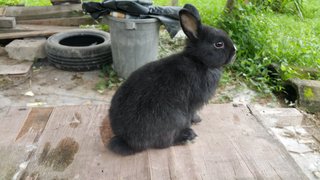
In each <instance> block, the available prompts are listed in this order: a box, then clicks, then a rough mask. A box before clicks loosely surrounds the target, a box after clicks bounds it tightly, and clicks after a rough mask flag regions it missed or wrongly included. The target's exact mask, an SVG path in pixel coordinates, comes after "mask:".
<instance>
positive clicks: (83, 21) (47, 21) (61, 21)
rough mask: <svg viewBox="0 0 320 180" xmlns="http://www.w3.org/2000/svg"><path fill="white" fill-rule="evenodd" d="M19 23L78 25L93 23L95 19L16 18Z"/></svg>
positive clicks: (86, 17) (84, 17) (83, 17)
mask: <svg viewBox="0 0 320 180" xmlns="http://www.w3.org/2000/svg"><path fill="white" fill-rule="evenodd" d="M18 23H19V24H35V25H48V26H80V25H82V24H85V25H86V24H95V21H94V20H93V19H92V18H91V17H89V16H79V17H67V18H48V19H31V20H18Z"/></svg>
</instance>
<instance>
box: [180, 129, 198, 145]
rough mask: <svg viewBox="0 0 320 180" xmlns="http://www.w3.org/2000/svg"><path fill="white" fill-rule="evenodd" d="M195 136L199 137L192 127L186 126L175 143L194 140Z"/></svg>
mask: <svg viewBox="0 0 320 180" xmlns="http://www.w3.org/2000/svg"><path fill="white" fill-rule="evenodd" d="M195 137H197V134H196V133H195V132H194V131H193V130H192V129H191V128H186V129H184V130H182V131H181V132H180V134H179V136H178V138H177V139H176V141H175V144H185V143H186V142H188V141H191V140H193V139H194V138H195Z"/></svg>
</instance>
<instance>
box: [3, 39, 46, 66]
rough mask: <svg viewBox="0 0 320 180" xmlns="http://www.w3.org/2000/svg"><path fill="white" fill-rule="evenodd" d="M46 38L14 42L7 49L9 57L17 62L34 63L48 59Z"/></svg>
mask: <svg viewBox="0 0 320 180" xmlns="http://www.w3.org/2000/svg"><path fill="white" fill-rule="evenodd" d="M45 43H46V38H28V39H23V40H18V39H17V40H14V41H12V42H11V43H10V44H8V45H7V46H6V47H5V50H6V51H7V52H8V55H9V57H10V58H12V59H16V60H21V61H22V60H28V61H34V60H36V59H41V58H45V57H46V52H45Z"/></svg>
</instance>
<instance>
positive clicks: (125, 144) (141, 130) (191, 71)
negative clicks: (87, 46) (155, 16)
mask: <svg viewBox="0 0 320 180" xmlns="http://www.w3.org/2000/svg"><path fill="white" fill-rule="evenodd" d="M186 7H188V8H184V9H183V10H181V11H180V13H179V15H180V19H182V18H183V20H181V26H182V28H183V30H184V32H185V33H186V34H187V36H188V38H189V41H188V42H187V46H186V48H185V49H184V51H182V52H181V53H178V54H174V55H172V56H170V57H167V58H164V59H162V60H159V61H155V62H152V63H149V64H147V65H145V66H143V67H141V68H139V69H138V70H136V71H135V72H133V73H132V74H131V76H130V77H129V78H128V79H127V80H126V81H125V82H124V83H123V84H122V85H121V87H120V88H119V89H118V90H117V92H116V93H115V95H114V97H113V99H112V102H111V107H110V110H109V117H110V122H111V128H112V130H113V133H114V134H115V137H113V138H112V139H111V141H110V143H109V145H108V147H109V149H110V150H112V151H114V152H115V153H118V154H121V155H130V154H134V153H135V152H140V151H143V150H145V149H147V148H166V147H169V146H172V145H176V144H183V143H185V142H186V141H188V140H192V139H194V138H195V137H196V134H195V133H194V132H193V130H192V129H191V128H190V126H191V123H196V122H200V121H201V119H200V118H199V116H197V114H196V112H197V111H198V110H199V109H200V108H201V107H202V106H203V105H204V104H206V103H207V102H208V100H209V99H210V97H211V96H212V95H213V94H214V91H215V89H216V88H217V85H218V82H219V79H220V76H221V71H222V66H224V65H226V64H228V63H230V61H231V60H232V59H233V58H234V56H235V48H234V46H233V43H232V41H231V40H230V38H228V36H227V34H226V33H224V32H223V31H221V30H217V29H214V28H211V27H208V26H204V25H202V24H201V21H200V16H199V13H198V12H197V10H196V8H195V7H193V6H192V5H186ZM192 7H193V8H192ZM190 9H191V10H190ZM218 42H223V44H224V45H223V46H224V48H221V47H220V48H217V46H218V45H219V44H216V43H218ZM220 45H221V43H220Z"/></svg>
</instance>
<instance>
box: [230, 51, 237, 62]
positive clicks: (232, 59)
mask: <svg viewBox="0 0 320 180" xmlns="http://www.w3.org/2000/svg"><path fill="white" fill-rule="evenodd" d="M236 58H237V55H236V53H234V55H233V56H232V57H231V60H230V62H229V63H230V64H233V62H234V61H235V60H236Z"/></svg>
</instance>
